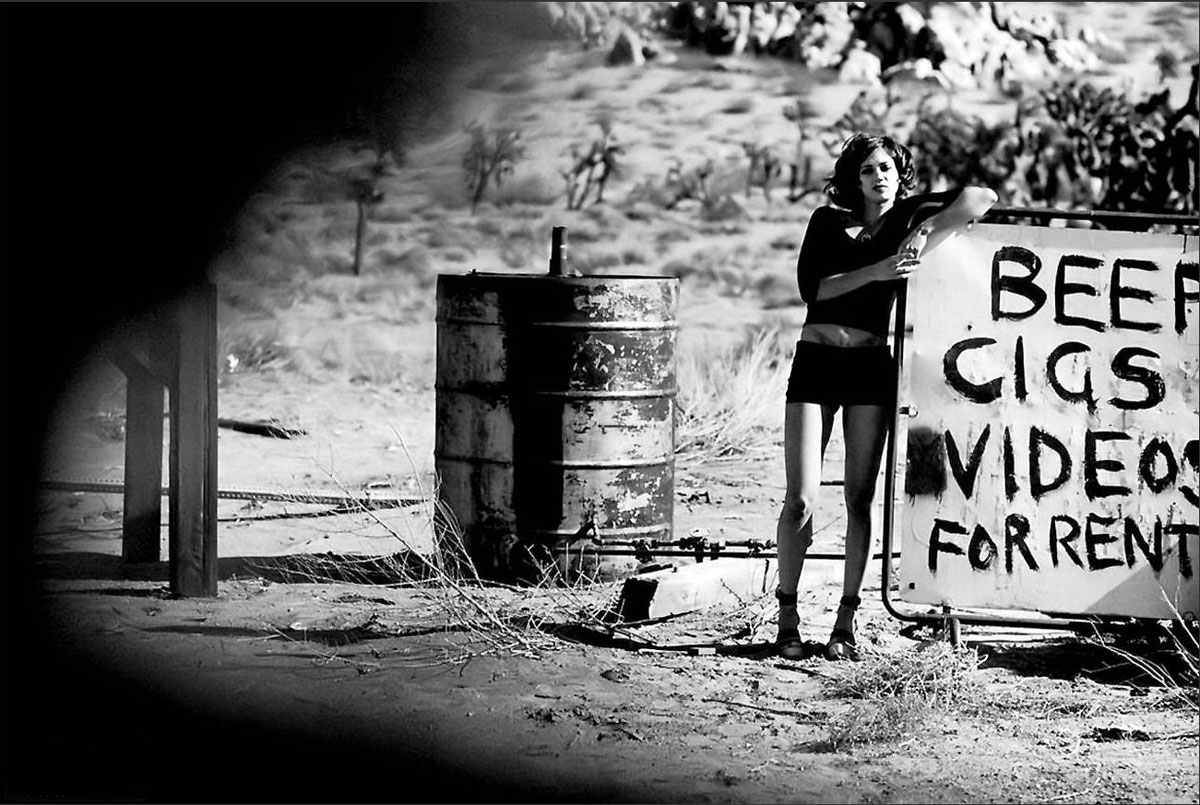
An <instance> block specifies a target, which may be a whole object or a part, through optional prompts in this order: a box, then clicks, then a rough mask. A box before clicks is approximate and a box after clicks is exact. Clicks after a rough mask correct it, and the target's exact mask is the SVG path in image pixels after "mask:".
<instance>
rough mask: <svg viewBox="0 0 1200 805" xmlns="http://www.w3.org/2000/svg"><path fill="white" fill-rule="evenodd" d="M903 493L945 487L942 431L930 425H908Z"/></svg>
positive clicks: (933, 492)
mask: <svg viewBox="0 0 1200 805" xmlns="http://www.w3.org/2000/svg"><path fill="white" fill-rule="evenodd" d="M906 456H907V458H906V461H905V463H906V464H907V466H906V467H905V472H904V494H906V495H910V496H913V497H915V496H917V495H940V494H942V493H943V492H945V491H946V446H945V442H944V441H943V440H942V434H940V433H938V432H937V431H935V430H934V429H933V428H930V427H928V426H927V425H918V426H916V427H912V428H909V429H908V451H907V453H906Z"/></svg>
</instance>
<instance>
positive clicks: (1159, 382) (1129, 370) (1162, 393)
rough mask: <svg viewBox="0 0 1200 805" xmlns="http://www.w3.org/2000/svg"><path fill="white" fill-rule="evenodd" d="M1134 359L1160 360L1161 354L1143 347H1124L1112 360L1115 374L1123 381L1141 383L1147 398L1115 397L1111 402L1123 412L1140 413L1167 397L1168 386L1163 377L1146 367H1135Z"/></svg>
mask: <svg viewBox="0 0 1200 805" xmlns="http://www.w3.org/2000/svg"><path fill="white" fill-rule="evenodd" d="M1134 358H1153V359H1154V360H1158V359H1159V354H1158V353H1157V352H1154V351H1153V350H1149V349H1143V348H1142V347H1122V348H1121V349H1119V350H1117V354H1116V355H1114V356H1113V359H1112V371H1113V374H1114V375H1116V376H1117V377H1119V378H1120V379H1121V380H1129V381H1131V382H1133V383H1140V384H1141V385H1142V386H1143V387H1144V388H1145V389H1146V396H1145V397H1143V398H1142V399H1140V400H1126V399H1125V398H1124V397H1113V398H1112V399H1111V400H1109V402H1111V403H1112V404H1113V407H1114V408H1120V409H1121V410H1123V411H1140V410H1144V409H1146V408H1153V407H1154V406H1156V405H1158V404H1159V403H1160V402H1162V401H1163V400H1164V399H1166V396H1167V384H1166V382H1165V381H1164V380H1163V378H1162V375H1160V374H1159V373H1158V372H1156V371H1154V370H1153V369H1151V368H1149V367H1146V366H1134V365H1133V363H1131V361H1132V360H1133V359H1134Z"/></svg>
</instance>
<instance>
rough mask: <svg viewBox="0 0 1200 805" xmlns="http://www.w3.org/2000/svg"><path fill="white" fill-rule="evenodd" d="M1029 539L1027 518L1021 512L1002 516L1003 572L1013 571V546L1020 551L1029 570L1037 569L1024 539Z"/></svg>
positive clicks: (1010, 572) (1031, 552) (1010, 573)
mask: <svg viewBox="0 0 1200 805" xmlns="http://www.w3.org/2000/svg"><path fill="white" fill-rule="evenodd" d="M1027 539H1029V518H1028V517H1026V516H1025V515H1023V514H1015V513H1013V514H1010V515H1008V516H1007V517H1005V518H1004V572H1006V573H1008V575H1010V576H1011V575H1012V572H1013V548H1016V549H1017V550H1018V551H1020V552H1021V556H1022V557H1023V558H1024V559H1025V564H1027V565H1028V566H1029V569H1030V570H1037V569H1038V564H1037V561H1036V560H1034V558H1033V551H1031V550H1029V546H1028V545H1027V544H1026V543H1025V540H1027Z"/></svg>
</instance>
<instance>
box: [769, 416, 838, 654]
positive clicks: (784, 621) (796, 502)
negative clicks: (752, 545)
mask: <svg viewBox="0 0 1200 805" xmlns="http://www.w3.org/2000/svg"><path fill="white" fill-rule="evenodd" d="M836 411H837V409H836V408H834V407H832V406H821V405H818V404H817V403H789V404H788V406H787V409H786V411H785V413H784V422H783V455H784V467H785V473H786V478H787V491H786V493H785V494H784V499H783V508H782V510H781V511H780V513H779V522H778V524H777V526H776V529H775V544H776V545H777V546H778V552H779V592H780V593H781V594H782V595H785V596H795V594H796V589H797V587H798V586H799V584H800V572H801V570H803V569H804V557H805V555H806V554H807V553H808V547H809V546H810V545H811V544H812V513H813V509H814V508H815V506H816V502H817V493H818V492H819V490H820V488H821V460H822V459H823V457H824V455H825V447H826V445H828V444H829V435H830V433H832V432H833V416H834V414H835V413H836ZM799 621H800V617H799V614H798V613H797V611H796V606H795V604H794V603H793V604H791V605H790V606H784V605H782V604H781V606H780V611H779V631H780V634H781V635H783V634H785V633H789V632H793V631H794V630H795V629H796V627H797V625H798V624H799Z"/></svg>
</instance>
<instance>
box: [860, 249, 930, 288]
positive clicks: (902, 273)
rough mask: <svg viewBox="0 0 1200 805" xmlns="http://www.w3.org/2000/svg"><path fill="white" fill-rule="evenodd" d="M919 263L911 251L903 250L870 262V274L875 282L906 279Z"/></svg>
mask: <svg viewBox="0 0 1200 805" xmlns="http://www.w3.org/2000/svg"><path fill="white" fill-rule="evenodd" d="M920 265H921V261H920V260H918V259H917V258H916V257H913V256H912V254H911V253H905V252H904V251H903V250H901V252H900V253H899V254H893V255H892V256H891V257H885V258H883V259H882V260H880V261H879V262H877V263H872V264H871V269H872V274H873V277H874V279H875V281H876V282H890V281H891V280H902V279H907V278H908V277H909V275H911V274H912V273H913V272H914V271H916V270H917V268H919V267H920Z"/></svg>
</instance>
